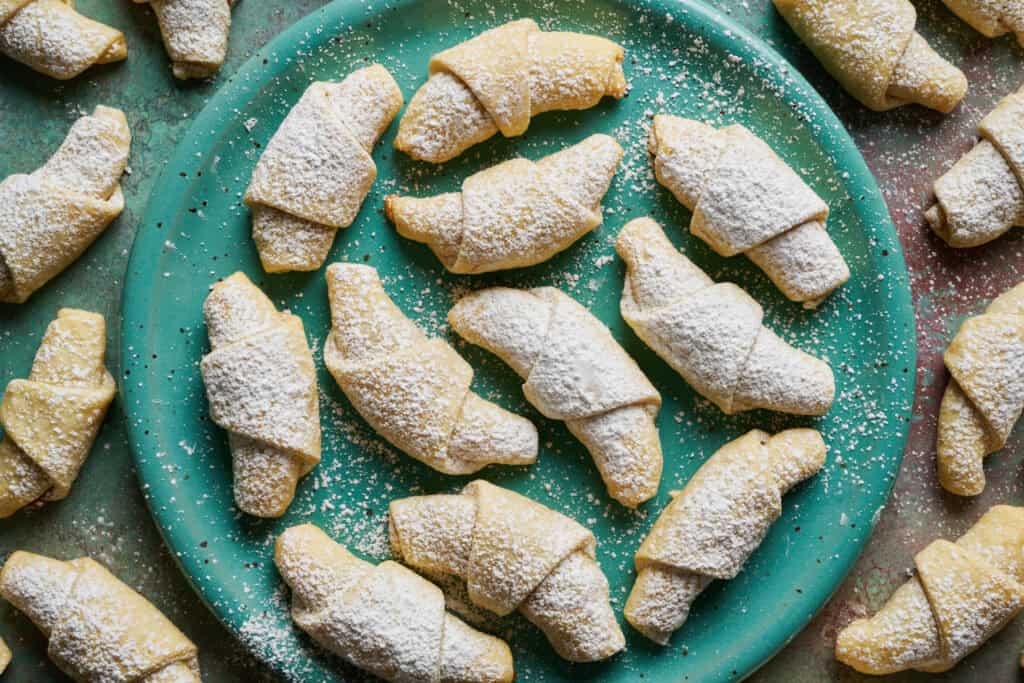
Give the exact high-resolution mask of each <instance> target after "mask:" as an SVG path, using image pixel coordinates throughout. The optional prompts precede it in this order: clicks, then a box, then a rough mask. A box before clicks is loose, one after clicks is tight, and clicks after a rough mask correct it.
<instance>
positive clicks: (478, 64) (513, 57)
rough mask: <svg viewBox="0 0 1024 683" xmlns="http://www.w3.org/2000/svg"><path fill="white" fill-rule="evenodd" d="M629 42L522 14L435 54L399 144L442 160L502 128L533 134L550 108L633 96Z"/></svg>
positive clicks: (585, 105) (407, 115) (403, 124)
mask: <svg viewBox="0 0 1024 683" xmlns="http://www.w3.org/2000/svg"><path fill="white" fill-rule="evenodd" d="M622 57H623V51H622V47H621V46H619V45H617V44H615V43H613V42H612V41H610V40H608V39H606V38H601V37H598V36H591V35H586V34H583V33H565V32H560V31H541V30H540V28H538V26H537V24H536V23H535V22H534V21H533V20H532V19H520V20H518V21H511V22H509V23H507V24H503V25H501V26H498V27H497V28H492V29H490V30H489V31H484V32H483V33H481V34H480V35H478V36H476V37H474V38H471V39H470V40H467V41H466V42H464V43H460V44H459V45H456V46H455V47H451V48H449V49H447V50H445V51H443V52H440V53H438V54H436V55H434V56H433V57H432V58H431V60H430V78H429V80H428V81H427V82H426V83H425V84H424V85H422V86H421V87H420V89H419V90H417V91H416V94H415V95H413V98H412V101H411V102H409V108H408V109H407V110H406V112H405V114H404V115H403V116H402V120H401V122H400V123H399V125H398V136H397V137H396V138H395V147H396V148H398V149H400V150H401V151H403V152H405V153H406V154H408V155H409V156H411V157H413V158H414V159H421V160H424V161H431V162H434V163H441V162H443V161H448V160H449V159H453V158H455V157H457V156H459V155H460V154H462V152H464V151H465V150H467V149H469V148H470V147H472V146H473V145H475V144H477V143H479V142H483V141H484V140H486V139H487V138H489V137H491V136H492V135H495V134H496V133H498V132H501V134H502V135H504V136H505V137H514V136H517V135H522V134H523V133H525V132H526V128H527V127H528V126H529V125H530V119H531V118H532V117H533V116H536V115H537V114H540V113H542V112H545V111H551V110H556V109H559V110H566V109H589V108H591V107H593V106H594V105H596V104H597V103H598V102H599V101H600V100H601V98H602V97H604V96H605V95H609V96H611V97H614V98H616V99H620V98H622V97H623V96H624V95H625V94H626V88H627V85H626V77H625V75H624V74H623V72H622Z"/></svg>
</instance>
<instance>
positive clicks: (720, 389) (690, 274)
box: [615, 218, 835, 415]
mask: <svg viewBox="0 0 1024 683" xmlns="http://www.w3.org/2000/svg"><path fill="white" fill-rule="evenodd" d="M615 248H616V250H617V251H618V252H619V256H621V257H622V259H623V260H624V261H625V262H626V283H625V286H624V287H623V289H622V301H621V304H620V309H621V311H622V317H623V318H624V319H625V320H626V322H627V323H628V324H629V326H630V327H632V328H633V331H634V332H636V334H637V336H638V337H640V338H641V339H642V340H643V341H644V343H646V344H647V345H648V346H650V347H651V348H652V349H654V351H655V352H656V353H657V354H658V355H659V356H661V357H662V358H663V359H664V360H665V362H667V363H668V364H669V365H671V366H672V367H673V368H674V369H675V370H676V372H678V373H679V374H680V375H682V376H683V379H685V380H686V381H687V382H689V383H690V385H691V386H692V387H693V388H694V389H696V390H697V391H698V392H699V393H700V394H701V395H703V396H705V397H706V398H708V399H709V400H711V401H713V402H714V403H715V405H717V406H718V407H719V408H721V409H722V410H723V411H724V412H725V413H727V414H733V413H738V412H742V411H744V410H751V409H754V408H765V409H768V410H777V411H779V412H783V413H795V414H797V415H821V414H823V413H825V412H827V411H828V409H829V408H831V407H832V399H833V398H834V396H835V382H834V380H833V378H832V369H831V368H830V367H829V366H828V363H825V362H824V361H821V360H818V359H817V358H815V357H813V356H810V355H808V354H806V353H804V352H803V351H799V350H797V349H795V348H793V347H792V346H790V345H789V344H787V343H786V342H785V341H783V340H782V339H780V338H779V337H778V336H777V335H776V334H775V333H774V332H772V331H771V330H769V329H768V328H767V327H765V326H764V325H762V324H761V321H762V319H763V318H764V311H763V310H762V308H761V306H760V304H758V303H757V302H756V301H754V299H752V298H751V297H750V295H749V294H747V293H746V292H745V291H743V290H742V289H740V288H739V287H737V286H736V285H734V284H732V283H730V282H722V283H718V284H716V283H715V282H713V281H712V280H711V278H709V277H708V276H707V275H706V274H705V273H704V271H702V270H701V269H700V268H699V267H697V265H696V264H694V263H693V262H692V261H690V260H689V259H688V258H686V257H685V256H684V255H683V254H681V253H679V251H678V250H677V249H676V248H675V247H674V246H673V245H672V243H671V242H669V241H668V238H667V237H666V236H665V233H664V232H662V230H661V227H660V226H659V225H658V224H657V223H655V222H654V221H652V220H651V219H650V218H637V219H635V220H633V221H630V222H629V223H627V224H626V226H625V227H624V228H623V229H622V231H621V232H620V233H619V237H618V239H617V240H616V243H615Z"/></svg>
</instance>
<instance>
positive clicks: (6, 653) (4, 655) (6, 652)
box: [0, 638, 12, 674]
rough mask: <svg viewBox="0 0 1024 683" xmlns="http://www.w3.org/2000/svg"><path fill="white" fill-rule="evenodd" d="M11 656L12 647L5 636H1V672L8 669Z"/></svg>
mask: <svg viewBox="0 0 1024 683" xmlns="http://www.w3.org/2000/svg"><path fill="white" fill-rule="evenodd" d="M11 657H12V655H11V648H9V647H7V643H5V642H4V639H3V638H0V674H2V673H3V672H4V671H7V667H8V665H10V663H11Z"/></svg>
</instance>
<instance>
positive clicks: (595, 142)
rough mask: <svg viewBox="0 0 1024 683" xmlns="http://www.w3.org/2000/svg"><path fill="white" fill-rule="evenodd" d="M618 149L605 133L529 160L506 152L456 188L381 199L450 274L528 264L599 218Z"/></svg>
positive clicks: (556, 250) (406, 231)
mask: <svg viewBox="0 0 1024 683" xmlns="http://www.w3.org/2000/svg"><path fill="white" fill-rule="evenodd" d="M621 158H622V148H621V147H619V144H618V143H617V142H615V140H614V139H613V138H610V137H608V136H607V135H591V136H590V137H588V138H587V139H585V140H583V141H582V142H580V143H579V144H576V145H573V146H572V147H567V148H566V149H563V150H562V151H560V152H556V153H554V154H550V155H548V156H546V157H543V158H542V159H539V160H537V161H536V162H534V161H530V160H528V159H522V158H519V159H512V160H510V161H505V162H503V163H500V164H498V165H497V166H492V167H491V168H488V169H486V170H483V171H480V172H478V173H474V174H473V175H471V176H470V177H469V178H466V180H465V181H464V182H463V183H462V191H461V192H449V193H447V194H441V195H436V196H434V197H426V198H423V199H419V198H416V197H400V196H397V195H391V196H389V197H387V198H386V199H385V200H384V210H385V212H386V213H387V217H388V220H390V221H391V222H392V223H394V224H395V227H396V228H397V229H398V233H399V234H400V235H402V237H407V238H409V239H411V240H415V241H417V242H423V243H425V244H427V245H428V246H429V247H430V249H431V250H432V251H433V252H434V254H436V255H437V257H438V258H439V259H440V260H441V263H443V264H444V267H445V268H447V269H448V270H450V271H451V272H453V273H485V272H488V271H492V270H506V269H509V268H522V267H524V266H532V265H534V264H537V263H541V262H543V261H547V260H548V259H549V258H551V257H552V256H554V255H555V254H557V253H559V252H560V251H564V250H565V249H568V248H569V247H570V246H571V245H572V244H573V243H574V242H576V240H578V239H580V238H581V237H583V236H584V235H586V234H587V233H588V232H590V231H591V230H593V229H594V228H596V227H597V226H598V225H600V224H601V199H602V198H603V197H604V195H605V193H606V192H607V191H608V186H609V185H610V184H611V180H612V176H613V175H614V174H615V167H616V166H617V165H618V163H619V159H621Z"/></svg>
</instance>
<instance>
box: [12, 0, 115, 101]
mask: <svg viewBox="0 0 1024 683" xmlns="http://www.w3.org/2000/svg"><path fill="white" fill-rule="evenodd" d="M0 53H3V54H5V55H7V56H8V57H10V58H11V59H14V60H16V61H19V62H21V63H22V64H25V65H26V66H29V67H31V68H32V69H35V70H36V71H38V72H39V73H41V74H46V75H47V76H50V77H51V78H57V79H60V80H62V81H63V80H67V79H69V78H74V77H75V76H77V75H79V74H80V73H82V72H83V71H85V70H86V69H88V68H89V67H91V66H93V65H94V64H109V63H111V62H119V61H121V60H122V59H124V58H125V57H127V56H128V46H127V44H126V43H125V41H124V34H123V33H121V32H120V31H118V30H117V29H116V28H112V27H110V26H107V25H106V24H101V23H100V22H98V21H94V20H92V19H90V18H88V17H86V16H83V15H81V14H79V13H78V12H77V11H75V3H74V2H71V1H69V0H0Z"/></svg>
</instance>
